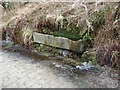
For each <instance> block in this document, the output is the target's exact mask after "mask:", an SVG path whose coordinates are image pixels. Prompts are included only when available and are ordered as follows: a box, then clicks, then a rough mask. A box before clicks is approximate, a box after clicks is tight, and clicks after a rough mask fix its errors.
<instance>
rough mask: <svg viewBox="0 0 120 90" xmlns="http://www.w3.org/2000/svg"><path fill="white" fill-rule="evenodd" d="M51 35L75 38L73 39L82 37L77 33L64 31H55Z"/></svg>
mask: <svg viewBox="0 0 120 90" xmlns="http://www.w3.org/2000/svg"><path fill="white" fill-rule="evenodd" d="M53 35H54V36H56V37H65V38H68V39H71V40H75V41H76V40H79V39H81V38H82V37H81V35H79V34H75V33H70V32H65V31H55V32H53Z"/></svg>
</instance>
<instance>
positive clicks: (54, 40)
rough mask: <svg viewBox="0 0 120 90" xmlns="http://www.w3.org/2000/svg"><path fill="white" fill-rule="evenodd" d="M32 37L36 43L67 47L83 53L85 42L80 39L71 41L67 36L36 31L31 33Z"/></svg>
mask: <svg viewBox="0 0 120 90" xmlns="http://www.w3.org/2000/svg"><path fill="white" fill-rule="evenodd" d="M33 39H34V42H36V43H42V44H45V45H49V46H53V47H58V48H63V49H68V50H72V51H76V52H79V53H83V52H84V51H85V49H86V42H85V41H83V40H81V39H80V40H78V41H72V40H70V39H68V38H64V37H54V36H53V35H48V34H41V33H37V32H34V33H33Z"/></svg>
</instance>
